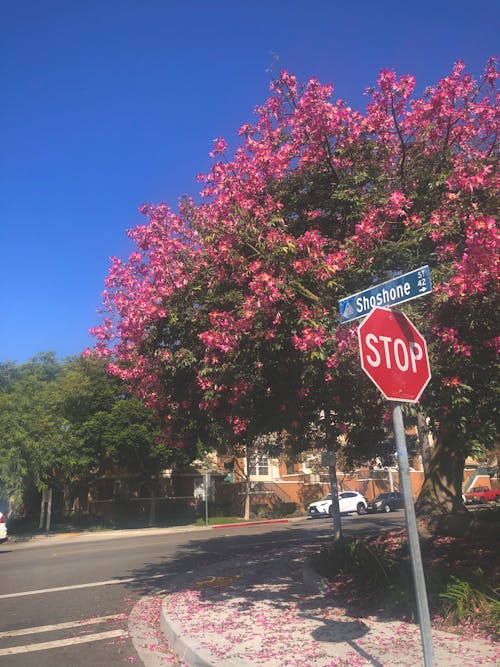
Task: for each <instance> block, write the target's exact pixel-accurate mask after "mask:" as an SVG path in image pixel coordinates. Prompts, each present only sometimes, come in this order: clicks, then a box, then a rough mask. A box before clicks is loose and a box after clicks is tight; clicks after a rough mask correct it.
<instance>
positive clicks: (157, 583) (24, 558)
mask: <svg viewBox="0 0 500 667" xmlns="http://www.w3.org/2000/svg"><path fill="white" fill-rule="evenodd" d="M402 526H404V513H403V512H394V513H391V514H384V515H371V516H357V515H350V516H347V517H343V529H344V531H345V533H346V534H347V535H353V534H362V533H365V532H369V531H374V530H375V531H378V530H387V529H389V528H396V527H402ZM131 532H132V531H126V532H123V533H122V534H120V531H116V532H112V533H94V534H78V535H71V534H66V535H59V536H52V537H47V538H46V537H39V538H37V539H36V540H32V541H27V542H21V541H18V542H15V541H10V542H7V543H5V544H3V545H1V546H0V563H1V573H2V574H1V591H0V618H1V621H0V640H1V641H0V664H2V666H5V667H32V666H34V665H36V666H37V667H68V666H69V665H75V666H79V665H82V666H83V665H85V666H87V667H107V666H110V667H113V666H115V665H124V664H128V663H129V662H136V663H137V664H141V661H140V660H139V658H138V655H137V652H136V650H135V647H134V644H133V642H132V639H131V637H130V633H129V616H130V614H131V612H132V610H133V609H134V607H135V606H136V605H137V603H138V602H139V601H140V600H141V598H142V597H143V596H146V595H151V594H154V592H155V591H159V590H161V589H164V590H168V586H169V581H171V580H172V578H175V576H176V574H177V573H184V572H186V571H190V570H195V569H200V568H201V569H202V568H203V566H206V565H209V564H212V563H215V562H220V561H224V560H229V559H231V558H232V557H234V556H236V555H238V554H241V553H245V554H248V553H251V552H252V551H255V552H256V553H258V552H265V551H266V550H267V549H269V548H270V547H276V546H280V545H282V546H284V545H287V544H290V545H291V544H294V545H300V544H304V548H307V549H308V550H312V549H314V548H315V547H318V546H320V545H321V544H322V543H324V542H325V541H328V540H329V539H330V538H331V532H332V531H331V522H330V520H329V519H318V520H309V519H303V520H299V521H292V522H289V523H281V524H261V525H254V526H247V527H243V526H242V527H238V528H219V529H213V528H207V529H205V528H202V529H196V530H194V531H182V532H179V531H175V532H169V530H168V529H165V530H163V531H162V530H157V531H148V530H145V531H140V530H139V531H137V532H136V533H134V534H132V535H131ZM142 657H143V658H144V656H142ZM144 664H147V663H146V662H145V663H144Z"/></svg>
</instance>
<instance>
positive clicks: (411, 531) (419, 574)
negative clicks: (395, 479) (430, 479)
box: [390, 401, 435, 667]
mask: <svg viewBox="0 0 500 667" xmlns="http://www.w3.org/2000/svg"><path fill="white" fill-rule="evenodd" d="M390 404H391V410H392V422H393V425H394V437H395V440H396V448H397V453H398V466H399V479H400V484H401V492H402V494H403V499H404V505H405V514H406V527H407V531H408V544H409V547H410V558H411V566H412V571H413V581H414V584H415V597H416V600H417V613H418V620H419V624H420V636H421V638H422V648H423V652H424V665H425V667H434V665H435V661H434V647H433V644H432V633H431V619H430V614H429V604H428V601H427V591H426V589H425V579H424V568H423V565H422V555H421V553H420V542H419V539H418V531H417V519H416V516H415V506H414V503H413V493H412V490H411V482H410V467H409V463H408V451H407V449H406V437H405V429H404V423H403V415H402V412H401V403H398V402H396V401H391V402H390Z"/></svg>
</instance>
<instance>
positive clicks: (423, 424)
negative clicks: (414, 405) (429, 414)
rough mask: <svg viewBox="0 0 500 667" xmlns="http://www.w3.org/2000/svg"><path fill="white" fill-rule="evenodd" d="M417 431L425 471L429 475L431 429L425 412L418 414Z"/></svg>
mask: <svg viewBox="0 0 500 667" xmlns="http://www.w3.org/2000/svg"><path fill="white" fill-rule="evenodd" d="M417 433H418V443H419V445H420V456H421V457H422V466H423V468H424V473H425V474H426V475H427V474H428V472H429V465H430V461H431V457H432V448H431V443H430V429H429V425H428V424H427V418H426V416H425V414H424V413H423V412H419V413H418V414H417Z"/></svg>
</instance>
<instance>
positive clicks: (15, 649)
mask: <svg viewBox="0 0 500 667" xmlns="http://www.w3.org/2000/svg"><path fill="white" fill-rule="evenodd" d="M126 635H128V632H127V631H126V630H110V631H109V632H97V633H95V634H93V635H83V636H82V637H71V638H70V639H59V640H55V641H52V642H42V643H40V644H26V645H25V646H12V647H11V648H2V649H0V656H2V655H15V654H17V653H31V652H32V651H47V650H49V649H53V648H61V647H62V646H73V645H74V644H87V643H90V642H98V641H102V640H103V639H113V638H115V637H124V636H126Z"/></svg>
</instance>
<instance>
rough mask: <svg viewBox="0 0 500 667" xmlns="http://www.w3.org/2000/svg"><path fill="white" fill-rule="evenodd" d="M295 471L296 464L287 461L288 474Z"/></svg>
mask: <svg viewBox="0 0 500 667" xmlns="http://www.w3.org/2000/svg"><path fill="white" fill-rule="evenodd" d="M294 473H295V464H294V463H291V462H290V461H287V464H286V474H287V475H293V474H294Z"/></svg>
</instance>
